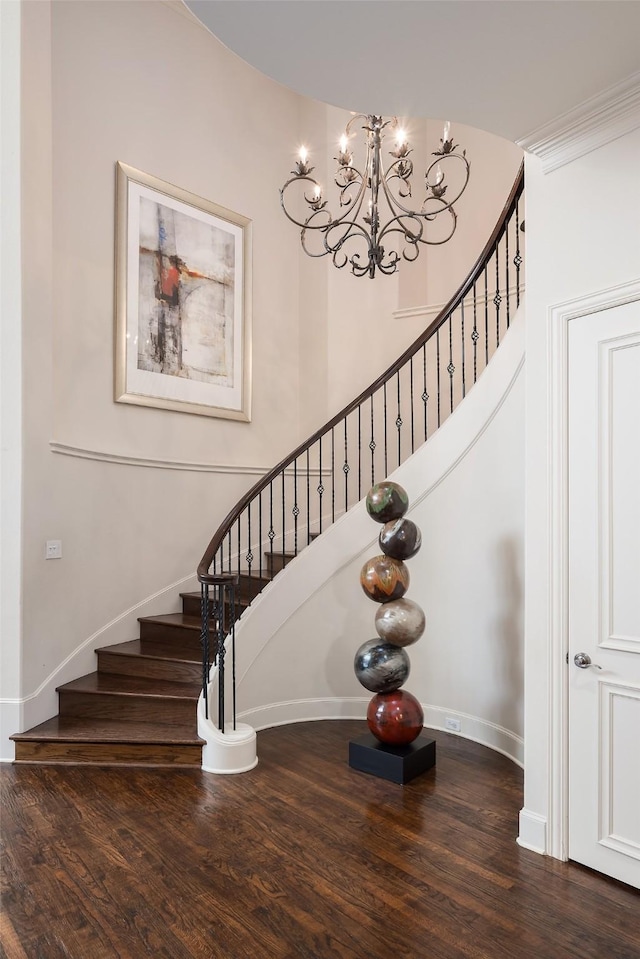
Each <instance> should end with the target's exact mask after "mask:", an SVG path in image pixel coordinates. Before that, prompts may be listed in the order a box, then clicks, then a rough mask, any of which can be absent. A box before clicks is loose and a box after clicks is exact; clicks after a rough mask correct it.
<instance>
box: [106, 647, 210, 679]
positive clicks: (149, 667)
mask: <svg viewBox="0 0 640 959" xmlns="http://www.w3.org/2000/svg"><path fill="white" fill-rule="evenodd" d="M96 653H97V654H98V672H100V673H112V674H117V675H121V676H125V675H126V676H140V677H143V678H147V679H166V680H168V681H170V682H177V683H180V682H185V683H190V682H195V683H199V682H200V679H201V674H202V665H201V656H200V650H199V649H198V651H194V652H190V651H189V650H186V651H185V650H181V649H174V648H173V647H168V648H166V647H165V648H164V649H161V650H160V651H156V652H153V653H149V652H145V651H144V647H143V645H142V643H141V641H140V640H139V639H133V640H131V641H130V642H128V643H118V644H117V645H115V646H103V647H101V648H100V649H96Z"/></svg>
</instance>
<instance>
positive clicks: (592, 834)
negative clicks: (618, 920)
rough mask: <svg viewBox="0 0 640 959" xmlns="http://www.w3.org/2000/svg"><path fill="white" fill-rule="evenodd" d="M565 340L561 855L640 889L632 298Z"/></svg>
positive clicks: (636, 343) (639, 429) (638, 405)
mask: <svg viewBox="0 0 640 959" xmlns="http://www.w3.org/2000/svg"><path fill="white" fill-rule="evenodd" d="M568 346H569V353H568V355H569V421H568V422H569V434H568V450H569V455H568V464H567V465H568V490H569V503H568V507H569V530H568V533H569V660H568V669H569V858H570V859H573V860H576V861H577V862H581V863H583V864H584V865H586V866H590V867H591V868H593V869H597V870H598V871H599V872H603V873H605V874H606V875H608V876H612V877H614V878H615V879H619V880H621V881H622V882H626V883H630V884H631V885H633V886H637V887H640V302H638V301H636V302H633V303H627V304H624V305H621V306H617V307H615V308H614V309H609V310H603V311H602V312H600V313H594V314H591V315H589V316H583V317H579V318H577V319H575V320H571V321H570V322H569V343H568ZM575 657H578V663H580V662H582V668H580V666H579V665H576V662H575ZM588 660H591V665H587V663H588ZM598 667H600V668H598Z"/></svg>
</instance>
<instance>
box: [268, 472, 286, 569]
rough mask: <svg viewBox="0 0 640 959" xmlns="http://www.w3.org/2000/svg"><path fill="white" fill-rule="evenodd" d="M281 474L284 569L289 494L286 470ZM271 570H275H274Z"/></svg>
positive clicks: (283, 563) (283, 564)
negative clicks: (286, 489) (285, 484)
mask: <svg viewBox="0 0 640 959" xmlns="http://www.w3.org/2000/svg"><path fill="white" fill-rule="evenodd" d="M280 475H281V476H282V568H283V569H284V566H285V564H286V562H287V559H286V555H287V551H286V542H285V541H286V538H287V537H286V524H287V519H286V513H287V495H286V491H285V486H284V480H285V471H284V470H282V471H281V474H280ZM271 572H273V570H272V571H271Z"/></svg>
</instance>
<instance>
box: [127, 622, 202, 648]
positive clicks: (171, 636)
mask: <svg viewBox="0 0 640 959" xmlns="http://www.w3.org/2000/svg"><path fill="white" fill-rule="evenodd" d="M140 640H141V642H142V643H144V651H145V652H147V651H148V650H150V649H152V642H153V641H154V640H159V641H160V642H161V643H165V644H167V643H168V644H169V645H170V646H171V648H172V649H173V650H184V651H185V652H187V651H188V652H189V653H190V654H193V653H195V654H198V655H199V653H200V633H199V631H198V630H197V629H185V628H184V626H177V625H172V624H171V623H146V622H144V620H142V621H141V622H140Z"/></svg>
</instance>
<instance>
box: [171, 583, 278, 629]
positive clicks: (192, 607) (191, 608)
mask: <svg viewBox="0 0 640 959" xmlns="http://www.w3.org/2000/svg"><path fill="white" fill-rule="evenodd" d="M265 585H266V583H265V582H262V586H263V587H264V586H265ZM259 592H260V589H258V586H257V584H256V582H255V581H254V583H253V586H252V588H251V589H247V591H245V590H243V591H242V595H241V602H240V603H238V601H237V600H236V607H237V606H238V605H240V606H241V607H242V609H246V608H247V606H248V605H249V600H250V599H255V598H256V596H257V595H258V594H259ZM228 608H229V604H228V603H225V610H228ZM182 611H183V613H184V614H185V616H197V617H198V619H199V618H200V600H199V599H197V598H196V597H195V596H183V597H182ZM227 616H228V613H225V622H226V621H227Z"/></svg>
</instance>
